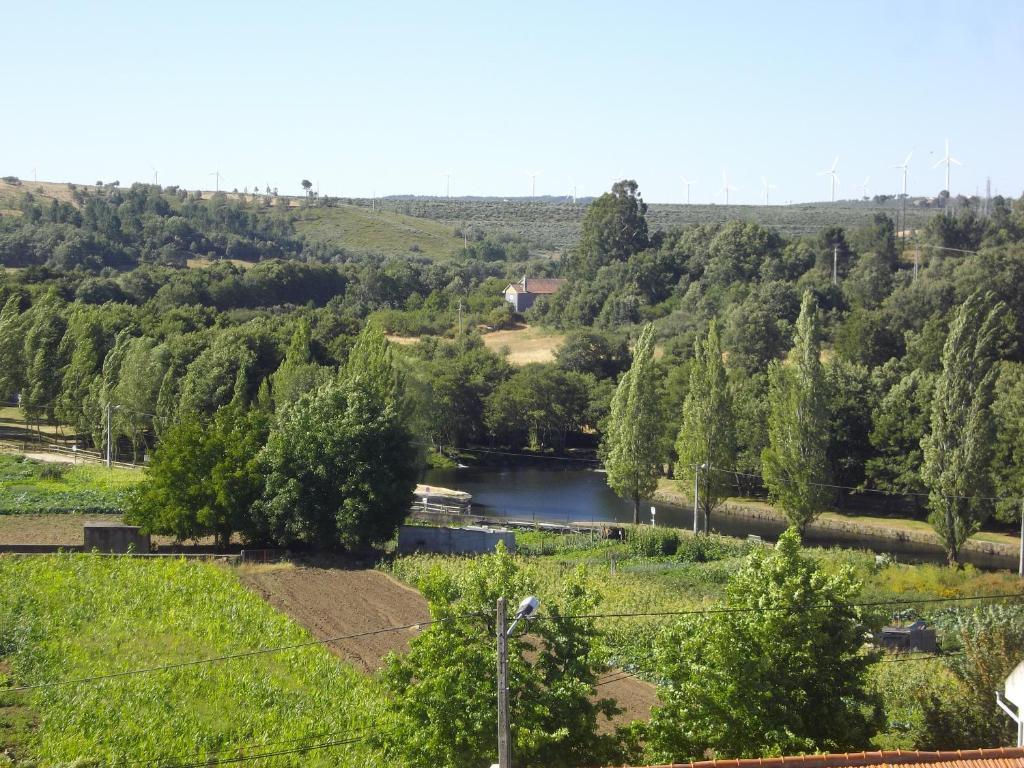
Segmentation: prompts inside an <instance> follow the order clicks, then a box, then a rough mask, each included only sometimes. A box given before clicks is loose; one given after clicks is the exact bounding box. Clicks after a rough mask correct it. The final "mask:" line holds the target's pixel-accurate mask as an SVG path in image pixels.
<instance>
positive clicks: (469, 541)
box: [398, 525, 516, 555]
mask: <svg viewBox="0 0 1024 768" xmlns="http://www.w3.org/2000/svg"><path fill="white" fill-rule="evenodd" d="M499 541H503V542H505V548H506V549H507V550H508V551H509V552H515V551H516V535H515V533H514V532H512V531H509V530H505V529H503V528H479V527H475V526H467V527H465V528H431V527H429V526H425V525H403V526H402V527H401V528H399V529H398V553H399V554H402V555H407V554H410V553H412V552H437V553H439V554H445V555H484V554H488V553H491V552H494V548H495V547H496V546H497V545H498V542H499Z"/></svg>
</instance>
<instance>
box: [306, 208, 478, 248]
mask: <svg viewBox="0 0 1024 768" xmlns="http://www.w3.org/2000/svg"><path fill="white" fill-rule="evenodd" d="M293 214H294V215H295V216H296V219H295V231H296V233H297V234H299V235H301V236H303V237H305V238H306V239H307V240H309V241H310V242H317V243H324V244H327V245H333V246H337V247H340V248H343V249H344V250H345V251H347V252H349V253H359V254H363V253H372V254H382V255H385V256H401V255H405V256H410V255H413V256H425V257H427V258H429V259H432V260H434V261H444V260H445V259H449V258H451V257H452V256H454V255H455V253H456V252H457V251H458V249H459V248H461V247H462V245H463V241H462V238H461V237H456V236H455V234H454V227H453V224H452V223H450V222H447V223H446V222H440V221H436V220H432V219H424V218H416V217H413V216H406V215H404V214H401V213H395V212H393V211H380V210H378V211H371V210H370V209H369V208H363V207H359V206H355V205H339V206H336V207H330V208H303V209H297V210H295V211H293Z"/></svg>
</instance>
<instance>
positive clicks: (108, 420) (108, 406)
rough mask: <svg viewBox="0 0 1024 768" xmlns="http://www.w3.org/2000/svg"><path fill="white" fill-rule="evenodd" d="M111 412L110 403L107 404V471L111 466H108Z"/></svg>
mask: <svg viewBox="0 0 1024 768" xmlns="http://www.w3.org/2000/svg"><path fill="white" fill-rule="evenodd" d="M111 410H112V409H111V407H110V403H107V469H110V466H111V465H110V455H111V451H110V449H111V447H112V441H111V429H110V421H111V419H110V415H111Z"/></svg>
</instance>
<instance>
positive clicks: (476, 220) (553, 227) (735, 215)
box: [353, 188, 939, 251]
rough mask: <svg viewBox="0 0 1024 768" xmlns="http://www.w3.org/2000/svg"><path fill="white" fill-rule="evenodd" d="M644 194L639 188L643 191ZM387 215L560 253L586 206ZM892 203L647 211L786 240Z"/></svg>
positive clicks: (502, 203)
mask: <svg viewBox="0 0 1024 768" xmlns="http://www.w3.org/2000/svg"><path fill="white" fill-rule="evenodd" d="M641 191H642V188H641ZM353 202H354V203H355V204H356V205H359V206H362V207H365V208H368V207H369V206H370V204H371V201H369V200H354V201H353ZM382 204H383V206H384V209H385V210H386V211H389V212H395V213H400V214H404V215H406V216H414V217H419V218H423V219H432V220H434V221H437V222H440V223H443V224H444V225H446V226H447V227H448V228H450V229H451V230H454V229H456V228H458V229H461V228H468V229H473V228H476V229H480V230H483V231H485V232H501V231H505V232H515V233H517V234H520V235H522V236H523V237H525V238H526V239H527V240H528V241H529V242H530V243H531V244H532V245H533V246H534V247H535V248H539V249H541V250H551V251H556V250H562V249H565V248H569V247H571V246H573V245H574V244H575V243H576V242H577V241H578V240H579V234H580V225H581V223H582V221H583V217H584V215H585V214H586V210H587V206H586V205H585V204H584V203H583V202H581V203H580V204H577V205H574V204H573V203H571V202H559V201H557V200H542V201H531V200H526V199H522V198H519V199H510V200H493V199H484V200H477V199H469V200H462V199H451V200H448V199H443V198H411V199H403V198H393V199H386V200H384V201H383V202H382V201H380V200H377V201H376V203H375V205H377V206H380V205H382ZM898 210H899V208H898V204H897V203H896V201H889V202H887V203H884V204H878V203H874V202H866V201H865V202H857V201H840V202H836V203H801V204H794V205H771V206H763V205H696V204H695V205H666V204H660V203H658V204H651V205H650V207H649V209H648V211H647V219H648V224H649V226H650V229H651V231H652V232H653V231H655V230H658V229H662V230H667V229H670V228H672V227H680V226H685V225H688V224H712V223H724V222H727V221H733V220H739V221H752V222H756V223H758V224H762V225H764V226H767V227H771V228H773V229H776V230H778V231H779V232H781V233H782V234H784V235H787V236H797V235H810V234H815V233H817V232H820V231H821V230H822V229H824V228H826V227H830V226H840V227H847V228H852V227H858V226H862V225H865V224H868V223H870V221H871V219H872V217H873V216H874V215H875V214H876V213H885V214H887V215H889V216H892V217H895V215H896V213H897V212H898ZM937 213H939V209H937V208H924V207H916V206H914V205H910V204H909V203H908V206H907V222H908V225H909V227H910V229H917V228H919V227H922V226H924V224H925V223H926V222H927V221H928V219H930V218H931V217H932V216H934V215H936V214H937Z"/></svg>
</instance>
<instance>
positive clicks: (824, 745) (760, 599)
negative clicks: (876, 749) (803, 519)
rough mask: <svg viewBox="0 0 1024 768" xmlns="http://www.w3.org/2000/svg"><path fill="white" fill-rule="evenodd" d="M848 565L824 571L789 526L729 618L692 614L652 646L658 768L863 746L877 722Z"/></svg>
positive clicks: (652, 736) (737, 590) (651, 742)
mask: <svg viewBox="0 0 1024 768" xmlns="http://www.w3.org/2000/svg"><path fill="white" fill-rule="evenodd" d="M859 590H860V584H859V583H858V582H856V581H855V580H854V578H853V575H852V571H851V570H850V569H849V568H841V569H838V570H832V569H830V570H829V572H826V571H825V570H824V569H822V568H820V567H819V566H818V565H817V564H816V563H815V561H814V560H813V559H811V558H809V557H807V556H806V555H804V554H803V553H802V551H801V547H800V537H799V535H798V534H797V533H796V531H795V530H794V529H792V528H791V529H789V530H788V531H787V532H786V533H784V534H783V535H782V536H781V537H780V539H779V542H778V545H777V546H776V548H775V549H774V550H763V549H761V550H757V551H755V552H754V553H753V554H752V555H751V556H750V559H749V560H748V561H747V563H746V564H745V565H744V567H743V568H742V569H741V570H740V571H739V573H737V574H736V576H735V577H734V578H733V579H732V581H731V582H730V583H729V586H728V588H727V591H726V600H725V605H724V606H723V608H724V609H725V610H723V611H720V612H715V613H712V614H707V615H700V616H694V617H689V618H687V619H685V620H683V621H680V622H678V623H677V624H675V625H674V626H672V627H670V628H669V629H668V630H666V631H665V632H664V633H663V634H662V636H661V637H659V639H658V641H657V643H656V659H657V661H658V666H659V669H660V670H661V673H662V674H663V675H664V678H665V683H664V684H663V685H662V686H661V688H660V689H659V692H658V695H659V698H660V699H661V701H662V706H661V707H658V708H656V709H655V710H654V713H653V715H652V718H651V724H650V726H649V733H648V737H649V738H648V746H649V749H650V751H651V752H652V753H653V754H652V756H653V758H654V759H656V760H659V761H664V762H673V763H674V762H684V761H687V760H700V759H702V758H704V757H705V756H706V754H707V753H706V750H710V751H712V752H713V753H714V755H715V756H716V757H721V758H726V757H728V758H738V757H761V756H768V755H785V754H789V755H792V754H799V753H804V752H845V751H847V750H850V749H855V748H856V749H860V748H862V747H863V746H864V744H866V743H867V742H868V739H869V738H870V737H871V736H872V734H873V730H874V725H875V713H876V712H877V709H876V707H875V706H874V701H873V699H872V697H871V696H870V695H869V694H868V693H867V692H866V687H865V672H866V670H867V667H868V663H869V657H868V656H866V655H864V654H863V653H862V652H861V647H862V645H863V642H864V634H865V631H866V629H867V628H868V627H867V620H866V618H865V616H864V615H863V614H862V612H861V609H859V608H857V607H855V606H854V601H855V600H856V597H857V595H858V593H859Z"/></svg>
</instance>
